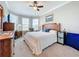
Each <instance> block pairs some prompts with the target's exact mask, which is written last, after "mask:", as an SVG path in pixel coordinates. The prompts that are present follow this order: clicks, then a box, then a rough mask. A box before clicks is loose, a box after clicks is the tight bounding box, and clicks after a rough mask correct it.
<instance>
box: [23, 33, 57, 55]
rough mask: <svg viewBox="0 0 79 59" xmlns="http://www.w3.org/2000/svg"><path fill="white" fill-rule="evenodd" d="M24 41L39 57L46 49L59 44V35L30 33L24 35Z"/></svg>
mask: <svg viewBox="0 0 79 59" xmlns="http://www.w3.org/2000/svg"><path fill="white" fill-rule="evenodd" d="M24 39H25V41H26V43H27V44H28V45H29V47H30V48H31V50H32V51H33V54H35V55H39V54H41V53H42V50H43V49H44V48H46V47H48V46H49V45H51V44H53V43H55V42H57V33H56V32H55V33H50V32H28V33H26V34H25V35H24Z"/></svg>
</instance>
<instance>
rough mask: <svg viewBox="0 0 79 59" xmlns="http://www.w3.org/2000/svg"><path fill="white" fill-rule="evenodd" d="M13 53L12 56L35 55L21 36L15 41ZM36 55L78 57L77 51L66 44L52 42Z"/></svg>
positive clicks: (78, 52)
mask: <svg viewBox="0 0 79 59" xmlns="http://www.w3.org/2000/svg"><path fill="white" fill-rule="evenodd" d="M14 52H15V55H13V57H35V56H34V55H32V52H31V50H30V49H29V48H28V46H27V45H26V44H25V43H24V41H23V38H19V39H17V40H16V41H15V50H14ZM38 57H79V51H78V50H75V49H74V48H71V47H69V46H66V45H61V44H58V43H55V44H53V45H52V46H50V47H48V48H47V49H45V50H44V51H43V53H42V54H41V55H40V56H38Z"/></svg>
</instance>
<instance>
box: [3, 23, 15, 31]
mask: <svg viewBox="0 0 79 59" xmlns="http://www.w3.org/2000/svg"><path fill="white" fill-rule="evenodd" d="M13 30H14V23H10V22H5V23H3V31H13Z"/></svg>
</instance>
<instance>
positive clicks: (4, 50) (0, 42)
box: [0, 34, 12, 57]
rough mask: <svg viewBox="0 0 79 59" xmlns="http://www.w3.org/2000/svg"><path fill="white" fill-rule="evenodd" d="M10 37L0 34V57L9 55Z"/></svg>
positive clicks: (10, 51) (10, 52)
mask: <svg viewBox="0 0 79 59" xmlns="http://www.w3.org/2000/svg"><path fill="white" fill-rule="evenodd" d="M11 39H12V38H11V37H10V36H9V35H6V34H4V35H3V34H2V35H0V57H10V56H11V54H12V49H11V43H12V42H11Z"/></svg>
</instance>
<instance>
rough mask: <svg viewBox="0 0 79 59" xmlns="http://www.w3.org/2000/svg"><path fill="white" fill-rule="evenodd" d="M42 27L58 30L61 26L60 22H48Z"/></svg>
mask: <svg viewBox="0 0 79 59" xmlns="http://www.w3.org/2000/svg"><path fill="white" fill-rule="evenodd" d="M42 29H51V30H56V31H60V29H61V26H60V23H59V24H57V23H48V24H44V25H42Z"/></svg>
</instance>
